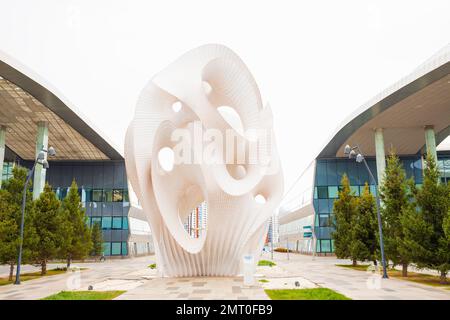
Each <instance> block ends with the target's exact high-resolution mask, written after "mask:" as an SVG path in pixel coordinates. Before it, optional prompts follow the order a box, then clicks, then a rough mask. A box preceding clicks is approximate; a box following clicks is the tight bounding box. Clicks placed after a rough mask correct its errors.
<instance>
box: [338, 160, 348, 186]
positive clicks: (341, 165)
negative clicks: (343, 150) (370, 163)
mask: <svg viewBox="0 0 450 320" xmlns="http://www.w3.org/2000/svg"><path fill="white" fill-rule="evenodd" d="M336 168H337V180H338V182H337V185H340V184H341V181H342V177H343V176H344V174H347V162H346V161H343V160H339V161H338V162H337V164H336Z"/></svg>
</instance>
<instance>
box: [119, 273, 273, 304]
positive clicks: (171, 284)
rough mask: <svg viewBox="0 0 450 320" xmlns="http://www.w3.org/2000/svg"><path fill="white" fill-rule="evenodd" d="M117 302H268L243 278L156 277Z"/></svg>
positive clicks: (122, 296)
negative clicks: (155, 300) (245, 283)
mask: <svg viewBox="0 0 450 320" xmlns="http://www.w3.org/2000/svg"><path fill="white" fill-rule="evenodd" d="M116 299H117V300H154V299H158V300H159V299H161V300H178V299H182V300H188V299H190V300H192V299H195V300H225V299H226V300H248V299H252V300H267V299H268V297H267V295H266V294H265V292H264V289H263V287H262V286H261V285H259V284H258V283H256V284H255V286H253V287H245V286H244V284H243V280H242V277H196V278H154V279H151V280H147V281H146V283H144V284H143V285H141V286H139V287H136V288H134V289H132V290H129V291H127V292H126V293H124V294H122V295H121V296H119V297H117V298H116Z"/></svg>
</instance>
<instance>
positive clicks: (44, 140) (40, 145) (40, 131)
mask: <svg viewBox="0 0 450 320" xmlns="http://www.w3.org/2000/svg"><path fill="white" fill-rule="evenodd" d="M47 148H48V124H47V122H45V121H40V122H38V125H37V135H36V153H35V159H36V157H37V155H38V154H39V152H40V151H42V149H45V150H47ZM45 160H47V152H45ZM46 171H47V170H46V169H44V168H43V166H42V165H40V164H38V165H36V169H35V170H34V179H33V199H37V198H39V195H40V194H41V192H42V191H43V190H44V185H45V172H46Z"/></svg>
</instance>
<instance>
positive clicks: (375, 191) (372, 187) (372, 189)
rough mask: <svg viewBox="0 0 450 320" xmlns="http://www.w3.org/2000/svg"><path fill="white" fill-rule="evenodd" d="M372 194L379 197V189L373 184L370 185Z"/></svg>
mask: <svg viewBox="0 0 450 320" xmlns="http://www.w3.org/2000/svg"><path fill="white" fill-rule="evenodd" d="M370 193H371V194H373V195H374V196H376V195H377V188H376V187H375V185H373V184H371V185H370Z"/></svg>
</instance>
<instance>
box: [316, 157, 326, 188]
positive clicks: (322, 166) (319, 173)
mask: <svg viewBox="0 0 450 320" xmlns="http://www.w3.org/2000/svg"><path fill="white" fill-rule="evenodd" d="M316 185H318V186H326V185H327V164H326V162H323V161H317V165H316Z"/></svg>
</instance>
